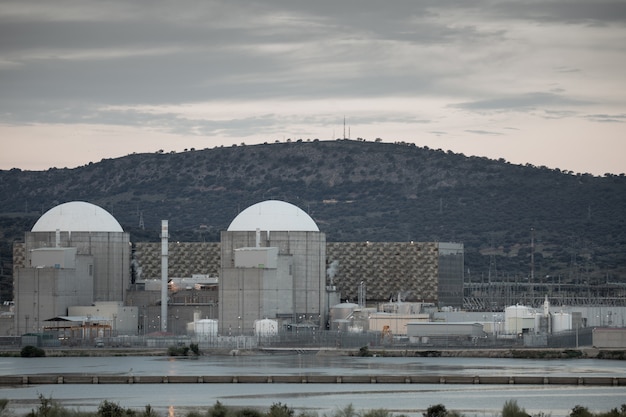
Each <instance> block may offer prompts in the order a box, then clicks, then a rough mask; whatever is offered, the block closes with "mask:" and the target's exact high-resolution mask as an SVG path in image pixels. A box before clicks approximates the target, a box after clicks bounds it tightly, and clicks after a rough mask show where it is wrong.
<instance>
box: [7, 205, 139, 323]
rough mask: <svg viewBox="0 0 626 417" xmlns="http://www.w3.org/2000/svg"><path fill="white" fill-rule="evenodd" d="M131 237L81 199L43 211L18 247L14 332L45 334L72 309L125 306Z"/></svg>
mask: <svg viewBox="0 0 626 417" xmlns="http://www.w3.org/2000/svg"><path fill="white" fill-rule="evenodd" d="M129 279H130V238H129V234H128V233H125V232H124V231H123V230H122V227H121V226H120V224H119V223H118V222H117V220H115V218H114V217H113V216H111V214H109V213H108V212H107V211H106V210H104V209H102V208H100V207H98V206H96V205H93V204H90V203H86V202H82V201H74V202H69V203H64V204H60V205H58V206H56V207H54V208H52V209H50V210H49V211H47V212H46V213H44V214H43V215H42V216H41V217H40V218H39V220H38V221H37V222H36V223H35V225H34V226H33V228H32V229H31V231H30V232H26V233H25V237H24V244H23V245H16V247H15V248H14V274H13V288H14V301H15V308H14V317H15V320H14V325H15V328H14V329H13V331H14V334H23V333H29V332H40V331H42V329H43V328H44V327H45V324H46V323H45V321H46V320H48V319H50V318H53V317H56V316H66V315H67V314H68V308H69V307H71V306H81V305H83V306H91V305H92V304H93V303H95V302H107V301H115V302H120V303H124V301H125V297H126V290H127V289H128V285H129Z"/></svg>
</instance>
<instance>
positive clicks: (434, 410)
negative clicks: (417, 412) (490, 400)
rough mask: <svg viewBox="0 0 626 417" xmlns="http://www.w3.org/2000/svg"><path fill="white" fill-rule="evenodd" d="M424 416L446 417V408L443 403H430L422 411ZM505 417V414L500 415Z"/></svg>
mask: <svg viewBox="0 0 626 417" xmlns="http://www.w3.org/2000/svg"><path fill="white" fill-rule="evenodd" d="M422 415H423V416H424V417H446V415H448V410H446V407H445V406H444V405H443V404H436V405H431V406H430V407H428V408H427V409H426V412H425V413H422ZM502 417H506V416H502Z"/></svg>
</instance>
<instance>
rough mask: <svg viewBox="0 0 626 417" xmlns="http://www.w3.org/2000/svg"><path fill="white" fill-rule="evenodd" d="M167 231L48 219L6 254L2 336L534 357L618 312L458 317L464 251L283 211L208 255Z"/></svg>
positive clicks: (103, 214) (72, 211)
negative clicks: (343, 231)
mask: <svg viewBox="0 0 626 417" xmlns="http://www.w3.org/2000/svg"><path fill="white" fill-rule="evenodd" d="M168 228H169V225H168V222H167V219H163V222H162V225H161V242H160V243H158V242H132V240H131V236H129V234H128V233H126V232H124V231H123V230H122V227H121V226H120V224H119V223H118V222H117V220H115V218H114V217H113V216H112V215H111V214H109V213H108V212H107V211H106V210H104V209H102V208H100V207H98V206H96V205H93V204H90V203H86V202H69V203H64V204H60V205H58V206H56V207H54V208H52V209H51V210H49V211H48V212H46V213H44V214H43V215H42V216H41V218H40V219H39V220H38V221H37V222H36V223H35V225H34V226H33V228H32V229H31V230H30V231H27V232H25V235H24V242H23V243H16V244H15V245H14V251H13V252H14V271H13V272H14V274H13V276H14V300H13V303H12V305H11V306H10V308H9V309H8V311H5V312H4V313H3V314H2V315H1V317H0V332H2V334H3V335H5V336H13V337H22V339H23V340H28V341H30V342H33V341H34V342H33V343H37V344H40V345H50V346H54V345H64V344H69V345H90V344H95V345H111V346H119V345H127V344H138V345H145V346H167V345H170V344H181V343H190V342H192V341H195V342H197V343H201V344H204V345H205V346H231V345H233V344H236V346H237V347H242V344H243V346H244V347H253V346H256V345H257V344H259V343H270V344H271V343H279V342H280V341H285V340H289V341H290V343H291V342H293V343H315V344H318V345H322V344H327V345H334V346H346V343H347V340H348V339H346V337H348V338H349V340H352V341H353V343H354V344H355V345H356V346H358V345H359V344H360V345H362V344H363V343H365V344H369V345H376V344H389V343H391V344H395V343H402V344H405V345H412V346H432V345H437V344H438V343H443V340H444V339H445V344H446V345H449V344H450V343H458V344H459V345H463V346H465V345H468V346H484V345H489V346H495V345H498V344H503V343H504V344H516V345H519V344H530V345H543V346H546V345H549V344H550V343H551V342H550V340H552V339H550V338H549V337H551V335H553V334H556V333H558V334H565V333H567V332H576V344H578V343H579V342H580V341H581V340H582V341H583V342H585V343H589V344H591V343H592V337H595V336H593V334H592V333H591V330H592V327H596V326H600V327H603V325H606V324H609V326H608V327H614V328H617V327H621V328H623V327H624V317H625V316H626V312H625V311H624V308H623V307H618V306H615V307H614V308H612V309H610V310H606V309H605V310H604V311H602V307H600V310H599V311H597V310H595V309H594V308H595V307H594V306H573V307H572V306H563V305H560V306H557V305H555V306H552V305H550V303H549V301H548V297H547V295H546V300H545V303H544V306H543V310H535V309H534V308H533V307H532V306H529V307H527V306H521V305H513V306H510V307H508V308H507V309H505V310H504V311H480V312H479V311H465V310H463V306H464V296H463V295H464V261H463V259H464V248H463V244H461V243H454V242H375V241H366V242H328V243H327V242H326V235H325V233H324V232H323V231H321V230H320V228H319V227H318V225H317V224H316V222H315V221H314V220H313V218H311V217H310V216H309V214H307V213H306V212H305V211H303V210H302V209H300V208H299V207H297V206H295V205H293V204H290V203H287V202H284V201H276V200H269V201H263V202H259V203H257V204H254V205H252V206H250V207H248V208H246V209H245V210H243V211H241V212H240V213H239V214H238V215H237V216H236V217H235V218H234V219H233V220H232V222H231V223H230V225H229V227H228V228H227V230H224V231H222V232H221V236H220V242H219V243H217V242H214V243H204V242H203V243H199V242H198V243H196V242H170V241H169V239H168V238H169V229H168ZM605 316H606V317H605ZM605 319H606V320H605ZM598 321H599V323H598ZM605 327H606V326H605ZM585 332H587V333H585ZM585 335H586V336H585ZM597 335H598V340H601V339H600V335H601V332H598V333H597ZM294 337H296V340H295V341H294V340H293V338H294ZM585 337H586V338H587V339H588V340H587V339H585ZM602 337H604V338H605V339H602V340H605V341H601V342H597V343H605V344H606V343H609V342H607V341H606V340H608V339H607V337H608V336H606V335H604V336H602ZM611 337H612V338H613V339H612V340H615V333H612V334H611ZM624 337H625V336H624V335H623V334H622V333H620V338H618V339H619V340H618V341H617V342H610V343H617V344H620V343H624V340H622V339H623V338H624ZM24 338H26V339H24ZM572 340H573V339H572ZM567 343H570V344H571V343H574V342H571V341H569V342H567ZM593 343H596V341H595V340H594V341H593Z"/></svg>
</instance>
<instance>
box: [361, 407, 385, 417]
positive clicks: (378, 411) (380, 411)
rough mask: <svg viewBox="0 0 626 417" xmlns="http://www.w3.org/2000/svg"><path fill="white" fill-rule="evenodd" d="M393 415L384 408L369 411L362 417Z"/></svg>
mask: <svg viewBox="0 0 626 417" xmlns="http://www.w3.org/2000/svg"><path fill="white" fill-rule="evenodd" d="M392 416H393V414H392V413H391V412H389V410H385V409H383V408H377V409H375V410H369V411H366V412H365V413H363V414H362V417H392Z"/></svg>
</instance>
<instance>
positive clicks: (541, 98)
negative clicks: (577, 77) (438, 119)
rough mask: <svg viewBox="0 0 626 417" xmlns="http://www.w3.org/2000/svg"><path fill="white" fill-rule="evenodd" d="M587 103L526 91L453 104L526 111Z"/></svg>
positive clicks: (471, 108)
mask: <svg viewBox="0 0 626 417" xmlns="http://www.w3.org/2000/svg"><path fill="white" fill-rule="evenodd" d="M584 104H589V103H588V102H585V101H583V100H577V99H571V98H567V97H564V96H561V95H558V94H553V93H541V92H536V93H528V94H521V95H516V96H505V97H495V98H490V99H485V100H477V101H470V102H465V103H458V104H453V105H451V107H456V108H460V109H464V110H472V111H483V110H496V111H497V110H518V111H527V110H532V109H536V108H540V107H545V106H581V105H584Z"/></svg>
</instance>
